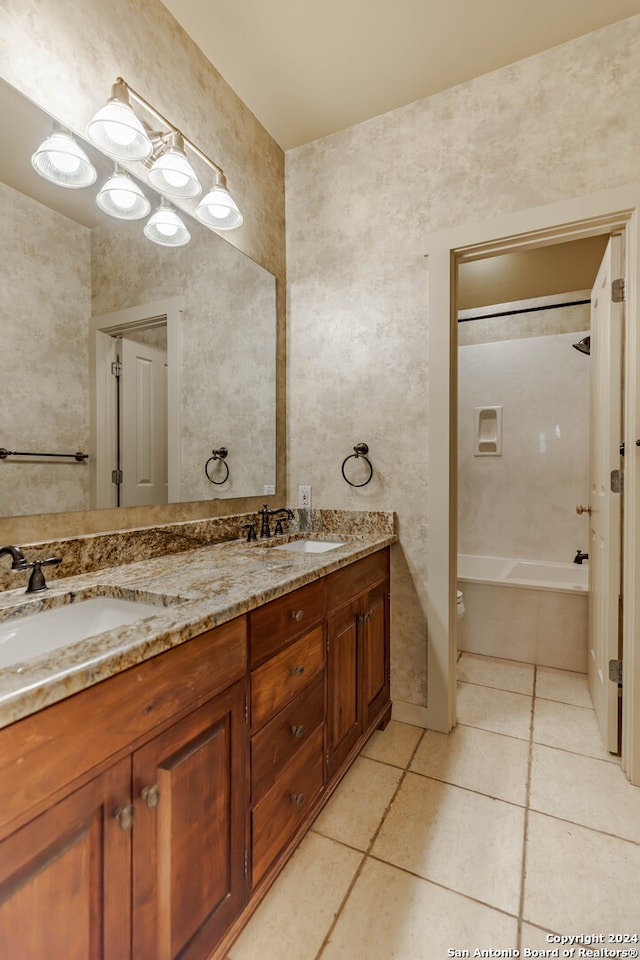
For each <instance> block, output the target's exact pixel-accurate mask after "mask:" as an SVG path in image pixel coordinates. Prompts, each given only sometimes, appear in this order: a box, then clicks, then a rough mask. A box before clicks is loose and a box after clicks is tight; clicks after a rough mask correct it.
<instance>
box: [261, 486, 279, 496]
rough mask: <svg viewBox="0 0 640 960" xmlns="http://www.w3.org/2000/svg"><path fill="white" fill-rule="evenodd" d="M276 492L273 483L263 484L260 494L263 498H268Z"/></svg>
mask: <svg viewBox="0 0 640 960" xmlns="http://www.w3.org/2000/svg"><path fill="white" fill-rule="evenodd" d="M275 492H276V488H275V485H274V484H273V483H265V485H264V486H263V488H262V494H263V496H265V497H270V496H272V495H273V494H274V493H275Z"/></svg>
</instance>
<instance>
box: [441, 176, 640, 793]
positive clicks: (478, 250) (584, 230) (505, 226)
mask: <svg viewBox="0 0 640 960" xmlns="http://www.w3.org/2000/svg"><path fill="white" fill-rule="evenodd" d="M607 232H620V233H621V234H622V236H623V249H624V256H625V273H626V279H627V300H626V304H625V319H624V324H625V330H624V338H625V359H624V378H625V395H624V413H623V416H624V440H625V445H626V453H627V455H626V457H625V508H624V518H623V527H622V537H623V581H622V582H623V588H622V589H623V658H624V678H625V680H624V685H623V726H622V768H623V770H624V771H625V773H626V774H627V776H628V777H629V779H630V780H631V782H632V783H635V784H638V785H640V736H638V735H636V736H634V730H637V729H638V726H639V725H640V597H638V598H637V599H636V597H635V590H636V585H635V582H634V572H635V571H639V570H640V447H637V446H636V440H637V439H640V314H639V310H640V298H639V297H638V294H637V280H638V277H640V183H633V184H627V185H624V186H622V187H616V188H612V189H609V190H602V191H599V192H597V193H592V194H589V195H587V196H582V197H574V198H571V199H569V200H562V201H559V202H557V203H552V204H547V205H545V206H540V207H534V208H531V209H528V210H523V211H519V212H517V213H512V214H505V215H503V216H500V217H497V218H495V219H492V220H489V221H483V222H477V223H473V224H466V225H462V226H457V227H453V228H450V229H448V230H442V231H439V232H437V233H432V234H431V235H429V236H428V237H427V240H426V245H425V251H426V257H427V258H428V277H429V279H428V292H429V299H428V303H429V336H428V351H427V356H428V371H429V378H428V400H427V415H428V429H429V457H428V467H427V489H428V491H429V505H428V508H427V513H428V515H427V525H428V531H429V535H428V537H427V541H426V551H427V570H428V580H427V617H428V641H427V709H426V726H427V727H429V728H431V729H434V730H440V731H442V732H445V733H448V732H449V731H450V730H451V729H452V728H453V727H454V726H455V724H456V654H457V637H456V621H457V617H456V567H457V471H458V463H457V459H458V458H457V386H458V385H457V359H458V358H457V340H458V337H457V317H456V316H455V305H456V275H457V269H456V268H457V264H458V263H459V262H462V261H463V260H478V259H483V258H486V257H488V256H491V255H492V254H499V253H508V252H510V251H513V250H526V249H535V248H537V247H541V246H547V245H551V244H556V243H560V242H567V241H569V240H578V239H580V238H583V237H588V236H594V235H596V234H602V233H607Z"/></svg>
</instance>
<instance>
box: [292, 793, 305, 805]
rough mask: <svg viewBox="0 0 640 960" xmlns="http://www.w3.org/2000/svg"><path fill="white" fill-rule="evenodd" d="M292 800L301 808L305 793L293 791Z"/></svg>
mask: <svg viewBox="0 0 640 960" xmlns="http://www.w3.org/2000/svg"><path fill="white" fill-rule="evenodd" d="M291 802H292V803H295V805H296V807H298V808H300V807H301V806H302V804H303V803H304V793H292V794H291Z"/></svg>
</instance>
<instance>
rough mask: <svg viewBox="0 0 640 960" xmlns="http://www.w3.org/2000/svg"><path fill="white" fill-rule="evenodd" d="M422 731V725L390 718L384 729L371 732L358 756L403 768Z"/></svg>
mask: <svg viewBox="0 0 640 960" xmlns="http://www.w3.org/2000/svg"><path fill="white" fill-rule="evenodd" d="M423 733H424V729H423V728H422V727H414V726H413V725H412V724H410V723H400V722H399V721H397V720H391V721H390V722H389V724H388V725H387V728H386V729H385V730H376V731H375V732H374V733H373V735H372V736H371V737H370V738H369V740H367V742H366V743H365V745H364V747H363V748H362V750H361V751H360V756H361V757H369V758H370V759H371V760H380V761H381V763H390V764H392V765H393V766H394V767H402V768H403V769H404V768H405V767H406V765H407V764H408V763H409V760H410V759H411V755H412V753H413V751H414V750H415V748H416V744H417V742H418V740H419V739H420V737H421V736H422V734H423Z"/></svg>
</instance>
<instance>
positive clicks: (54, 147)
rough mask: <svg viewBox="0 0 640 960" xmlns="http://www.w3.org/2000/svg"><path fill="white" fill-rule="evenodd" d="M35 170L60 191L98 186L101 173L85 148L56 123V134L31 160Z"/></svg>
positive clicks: (54, 129) (43, 143) (47, 140)
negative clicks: (97, 179) (98, 177)
mask: <svg viewBox="0 0 640 960" xmlns="http://www.w3.org/2000/svg"><path fill="white" fill-rule="evenodd" d="M31 164H32V166H33V168H34V170H35V171H36V172H37V173H39V174H40V176H41V177H44V179H45V180H50V181H51V183H56V184H57V185H58V186H59V187H70V188H71V189H78V188H80V187H89V186H91V184H92V183H95V181H96V178H97V173H96V171H95V168H94V166H93V164H92V163H91V161H90V160H89V157H88V156H87V155H86V153H85V152H84V150H83V149H82V147H81V146H80V145H79V144H78V143H76V141H75V140H74V138H73V136H72V135H71V133H69V131H68V130H65V129H64V127H61V126H60V124H58V123H54V125H53V133H52V134H51V136H49V137H47V139H46V140H44V141H43V142H42V143H41V144H40V146H39V147H38V149H37V150H36V151H35V153H34V154H33V156H32V157H31Z"/></svg>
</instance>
